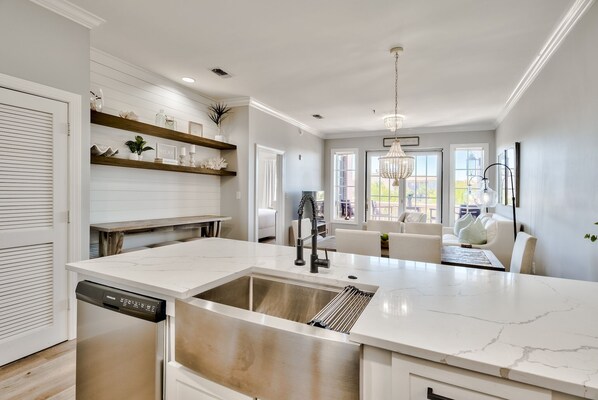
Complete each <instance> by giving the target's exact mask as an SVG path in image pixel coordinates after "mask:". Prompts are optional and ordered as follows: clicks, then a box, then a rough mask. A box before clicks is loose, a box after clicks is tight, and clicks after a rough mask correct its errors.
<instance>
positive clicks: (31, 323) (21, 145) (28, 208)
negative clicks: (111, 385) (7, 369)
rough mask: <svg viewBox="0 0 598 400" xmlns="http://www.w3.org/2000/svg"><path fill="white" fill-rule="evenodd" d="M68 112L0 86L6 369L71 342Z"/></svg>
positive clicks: (0, 345) (0, 343)
mask: <svg viewBox="0 0 598 400" xmlns="http://www.w3.org/2000/svg"><path fill="white" fill-rule="evenodd" d="M67 108H68V107H67V105H66V104H65V103H61V102H59V101H55V100H50V99H47V98H43V97H38V96H33V95H29V94H25V93H21V92H17V91H14V90H8V89H4V88H0V303H1V304H2V309H0V365H3V364H6V363H8V362H11V361H13V360H16V359H18V358H21V357H24V356H26V355H29V354H31V353H34V352H36V351H39V350H41V349H44V348H46V347H49V346H52V345H54V344H56V343H59V342H61V341H64V340H66V339H67V289H66V270H65V269H64V265H65V264H66V251H67V206H68V204H67V177H68V171H67V161H68V160H67V139H68V130H67V111H68V110H67Z"/></svg>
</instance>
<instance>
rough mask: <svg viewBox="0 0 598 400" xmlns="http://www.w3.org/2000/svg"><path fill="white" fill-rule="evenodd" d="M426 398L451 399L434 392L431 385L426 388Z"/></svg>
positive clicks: (429, 399)
mask: <svg viewBox="0 0 598 400" xmlns="http://www.w3.org/2000/svg"><path fill="white" fill-rule="evenodd" d="M427 398H428V400H453V399H451V398H450V397H444V396H441V395H439V394H435V393H434V389H432V388H431V387H429V388H428V397H427Z"/></svg>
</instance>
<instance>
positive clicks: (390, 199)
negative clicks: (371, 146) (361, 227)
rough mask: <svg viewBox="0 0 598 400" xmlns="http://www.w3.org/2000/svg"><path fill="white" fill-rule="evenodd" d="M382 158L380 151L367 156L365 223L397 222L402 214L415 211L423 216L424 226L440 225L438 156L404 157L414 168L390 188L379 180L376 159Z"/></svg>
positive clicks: (412, 153) (383, 153)
mask: <svg viewBox="0 0 598 400" xmlns="http://www.w3.org/2000/svg"><path fill="white" fill-rule="evenodd" d="M385 154H386V152H380V151H374V152H368V153H367V159H368V173H367V182H366V187H367V193H366V198H369V201H368V205H367V209H368V213H367V219H368V220H378V221H397V220H398V218H399V216H400V215H401V214H402V213H403V212H404V211H416V212H422V213H425V214H426V216H427V218H426V220H427V221H428V222H440V221H441V215H440V209H441V207H440V205H441V196H440V193H441V190H440V188H441V180H440V179H439V177H440V176H441V165H442V161H441V160H442V155H441V152H439V151H431V152H411V153H408V155H410V156H413V157H415V168H414V170H413V174H412V175H411V176H410V177H409V178H407V179H406V180H401V181H400V183H399V186H392V181H391V180H390V179H387V178H383V177H381V176H380V164H379V158H380V157H382V156H384V155H385Z"/></svg>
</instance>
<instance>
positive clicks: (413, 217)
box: [405, 213, 426, 222]
mask: <svg viewBox="0 0 598 400" xmlns="http://www.w3.org/2000/svg"><path fill="white" fill-rule="evenodd" d="M405 222H426V221H422V214H421V213H407V215H405Z"/></svg>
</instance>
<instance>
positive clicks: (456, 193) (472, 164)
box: [451, 144, 488, 225]
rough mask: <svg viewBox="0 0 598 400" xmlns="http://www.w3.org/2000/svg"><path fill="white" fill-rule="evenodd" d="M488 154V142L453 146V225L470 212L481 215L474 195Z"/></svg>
mask: <svg viewBox="0 0 598 400" xmlns="http://www.w3.org/2000/svg"><path fill="white" fill-rule="evenodd" d="M487 154H488V145H487V144H471V145H453V146H451V210H452V212H451V225H452V224H454V222H455V221H456V220H457V219H458V218H460V217H462V216H463V215H465V214H466V213H468V212H469V213H472V214H473V215H479V213H480V208H479V207H478V206H477V205H476V204H475V201H474V195H475V192H476V191H477V190H478V188H479V187H480V184H481V181H482V173H483V172H484V166H485V165H486V157H487Z"/></svg>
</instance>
